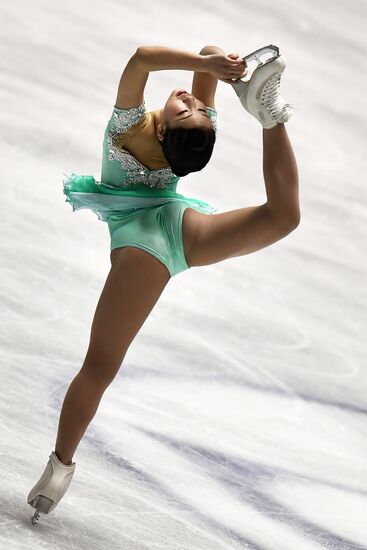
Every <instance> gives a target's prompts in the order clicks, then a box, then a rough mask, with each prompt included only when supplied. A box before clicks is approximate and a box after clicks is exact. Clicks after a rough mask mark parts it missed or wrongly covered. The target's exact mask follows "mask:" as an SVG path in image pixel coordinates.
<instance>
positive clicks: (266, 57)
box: [242, 44, 280, 73]
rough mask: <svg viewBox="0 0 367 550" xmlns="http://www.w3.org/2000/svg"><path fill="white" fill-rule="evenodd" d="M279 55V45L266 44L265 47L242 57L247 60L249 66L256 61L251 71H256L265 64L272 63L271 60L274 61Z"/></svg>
mask: <svg viewBox="0 0 367 550" xmlns="http://www.w3.org/2000/svg"><path fill="white" fill-rule="evenodd" d="M279 56H280V53H279V48H278V46H274V45H273V44H269V46H264V47H263V48H259V49H258V50H255V51H254V52H252V53H249V54H248V55H245V57H243V58H242V59H243V60H244V61H246V63H247V66H249V65H250V64H252V63H253V62H255V67H254V69H253V70H251V68H250V71H249V72H251V73H253V72H254V71H256V69H259V68H260V67H262V66H263V65H266V64H267V63H270V61H273V59H276V58H277V57H279Z"/></svg>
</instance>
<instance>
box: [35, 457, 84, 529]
mask: <svg viewBox="0 0 367 550" xmlns="http://www.w3.org/2000/svg"><path fill="white" fill-rule="evenodd" d="M75 466H76V463H75V462H72V463H71V464H70V465H67V464H63V463H62V462H61V461H60V460H59V459H58V457H57V455H56V453H55V452H54V451H53V452H52V453H51V454H50V457H49V461H48V463H47V465H46V468H45V470H44V472H43V474H42V476H41V477H40V479H39V481H38V482H37V483H36V485H35V486H34V487H33V489H32V490H31V491H30V493H29V495H28V497H27V502H28V504H29V505H30V506H32V508H36V512H35V514H34V516H33V517H32V523H33V524H35V523H37V522H38V519H39V517H40V512H42V513H43V514H48V513H49V512H51V511H52V510H53V509H54V508H55V507H56V505H57V504H58V503H59V502H60V500H61V499H62V497H63V496H64V494H65V493H66V491H67V489H68V487H69V485H70V483H71V480H72V478H73V475H74V471H75Z"/></svg>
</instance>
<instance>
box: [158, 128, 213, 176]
mask: <svg viewBox="0 0 367 550" xmlns="http://www.w3.org/2000/svg"><path fill="white" fill-rule="evenodd" d="M214 143H215V130H214V129H213V128H208V129H204V128H182V127H176V128H170V127H169V126H167V127H166V131H165V133H164V136H163V141H162V142H161V145H162V149H163V153H164V156H165V157H166V159H167V161H168V162H169V165H170V167H171V170H172V172H173V173H174V174H175V175H176V176H180V177H182V176H186V175H187V174H189V173H190V172H198V171H199V170H201V169H202V168H204V166H205V165H206V164H207V163H208V162H209V159H210V157H211V156H212V152H213V147H214Z"/></svg>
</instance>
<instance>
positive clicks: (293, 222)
mask: <svg viewBox="0 0 367 550" xmlns="http://www.w3.org/2000/svg"><path fill="white" fill-rule="evenodd" d="M300 223H301V212H300V210H297V211H296V212H292V214H290V215H289V216H288V217H287V225H288V227H289V232H292V231H294V230H295V229H296V228H297V227H298V226H299V224H300Z"/></svg>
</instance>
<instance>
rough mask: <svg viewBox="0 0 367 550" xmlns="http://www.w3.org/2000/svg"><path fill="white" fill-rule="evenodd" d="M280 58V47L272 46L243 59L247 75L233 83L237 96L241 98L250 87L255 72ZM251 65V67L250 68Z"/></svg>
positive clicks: (260, 49)
mask: <svg viewBox="0 0 367 550" xmlns="http://www.w3.org/2000/svg"><path fill="white" fill-rule="evenodd" d="M278 57H280V53H279V48H278V46H273V45H272V44H270V45H269V46H264V47H263V48H259V49H258V50H256V51H254V52H252V53H249V54H248V55H246V56H245V57H243V58H242V59H244V60H245V61H246V64H247V71H248V72H247V75H246V76H245V77H244V78H239V79H237V80H235V81H234V82H233V83H231V85H232V87H233V89H234V91H235V92H236V94H237V96H238V97H241V95H242V94H243V92H244V91H245V90H246V88H247V87H248V83H249V81H250V80H251V78H252V76H253V74H254V72H255V71H257V70H258V69H260V68H261V67H263V66H264V65H267V64H268V63H270V62H272V61H274V59H277V58H278ZM253 62H255V63H253ZM249 64H250V65H251V66H250V68H249Z"/></svg>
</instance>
